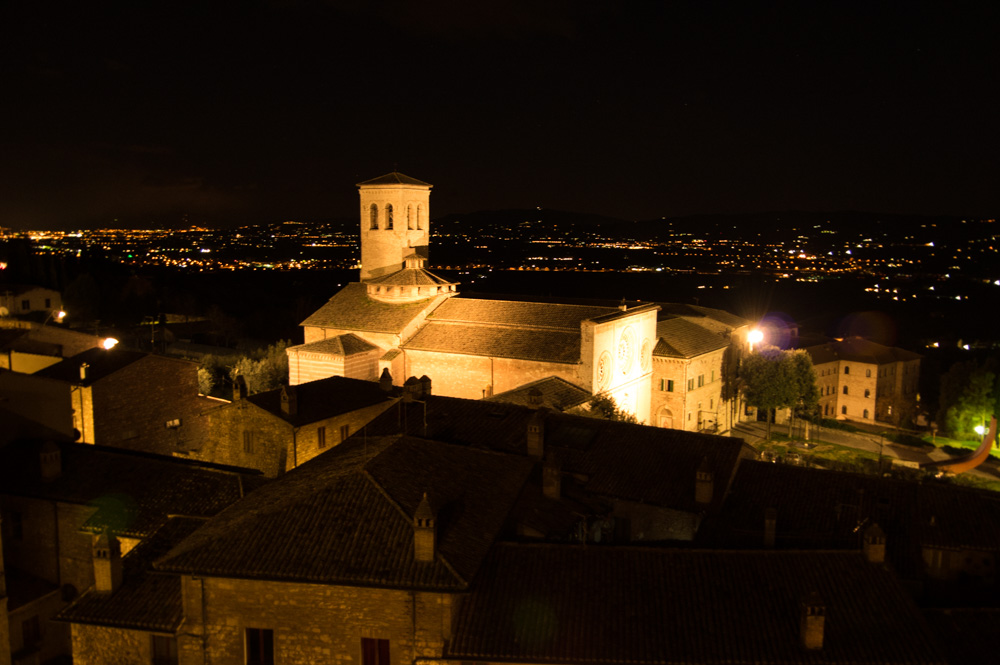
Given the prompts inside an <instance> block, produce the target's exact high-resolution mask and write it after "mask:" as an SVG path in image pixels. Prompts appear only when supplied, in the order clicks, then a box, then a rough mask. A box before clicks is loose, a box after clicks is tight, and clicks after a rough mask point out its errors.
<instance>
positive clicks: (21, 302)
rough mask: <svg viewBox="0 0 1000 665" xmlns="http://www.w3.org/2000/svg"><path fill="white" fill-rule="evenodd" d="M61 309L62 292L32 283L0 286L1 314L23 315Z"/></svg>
mask: <svg viewBox="0 0 1000 665" xmlns="http://www.w3.org/2000/svg"><path fill="white" fill-rule="evenodd" d="M61 309H62V294H60V293H59V292H58V291H55V290H53V289H47V288H45V287H42V286H34V285H30V284H12V285H5V286H2V287H0V316H22V315H25V314H31V313H33V312H53V311H59V310H61Z"/></svg>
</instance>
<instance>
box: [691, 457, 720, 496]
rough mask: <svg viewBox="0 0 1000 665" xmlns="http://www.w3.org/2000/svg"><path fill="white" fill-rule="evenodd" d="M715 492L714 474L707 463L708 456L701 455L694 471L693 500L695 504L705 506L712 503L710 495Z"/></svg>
mask: <svg viewBox="0 0 1000 665" xmlns="http://www.w3.org/2000/svg"><path fill="white" fill-rule="evenodd" d="M714 494H715V474H714V473H712V465H711V464H709V463H708V458H707V457H703V458H702V459H701V464H700V465H698V470H697V471H695V473H694V501H695V503H697V504H700V505H703V506H707V505H708V504H710V503H712V496H713V495H714Z"/></svg>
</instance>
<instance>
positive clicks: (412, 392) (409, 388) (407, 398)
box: [403, 376, 420, 403]
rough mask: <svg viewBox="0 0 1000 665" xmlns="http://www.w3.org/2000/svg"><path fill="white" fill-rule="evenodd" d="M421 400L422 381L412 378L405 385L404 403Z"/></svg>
mask: <svg viewBox="0 0 1000 665" xmlns="http://www.w3.org/2000/svg"><path fill="white" fill-rule="evenodd" d="M415 399H420V379H418V378H417V377H415V376H411V377H410V378H408V379H407V380H406V383H404V384H403V401H404V402H406V403H409V402H412V401H413V400H415Z"/></svg>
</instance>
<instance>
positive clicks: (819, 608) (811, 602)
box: [800, 591, 826, 651]
mask: <svg viewBox="0 0 1000 665" xmlns="http://www.w3.org/2000/svg"><path fill="white" fill-rule="evenodd" d="M801 613H802V622H801V624H800V625H801V633H802V646H804V647H805V648H806V649H809V650H810V651H819V650H820V649H822V648H823V624H824V623H825V622H826V607H825V606H824V605H823V601H822V599H820V597H819V594H818V593H816V592H815V591H813V592H812V593H811V594H809V595H808V596H806V597H805V599H803V601H802V604H801Z"/></svg>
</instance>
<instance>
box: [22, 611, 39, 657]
mask: <svg viewBox="0 0 1000 665" xmlns="http://www.w3.org/2000/svg"><path fill="white" fill-rule="evenodd" d="M41 641H42V629H41V627H40V626H39V624H38V616H37V615H36V616H33V617H31V618H30V619H25V620H24V621H22V622H21V643H22V644H23V645H24V647H25V648H26V649H27V648H31V647H33V646H35V645H36V644H38V643H39V642H41Z"/></svg>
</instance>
